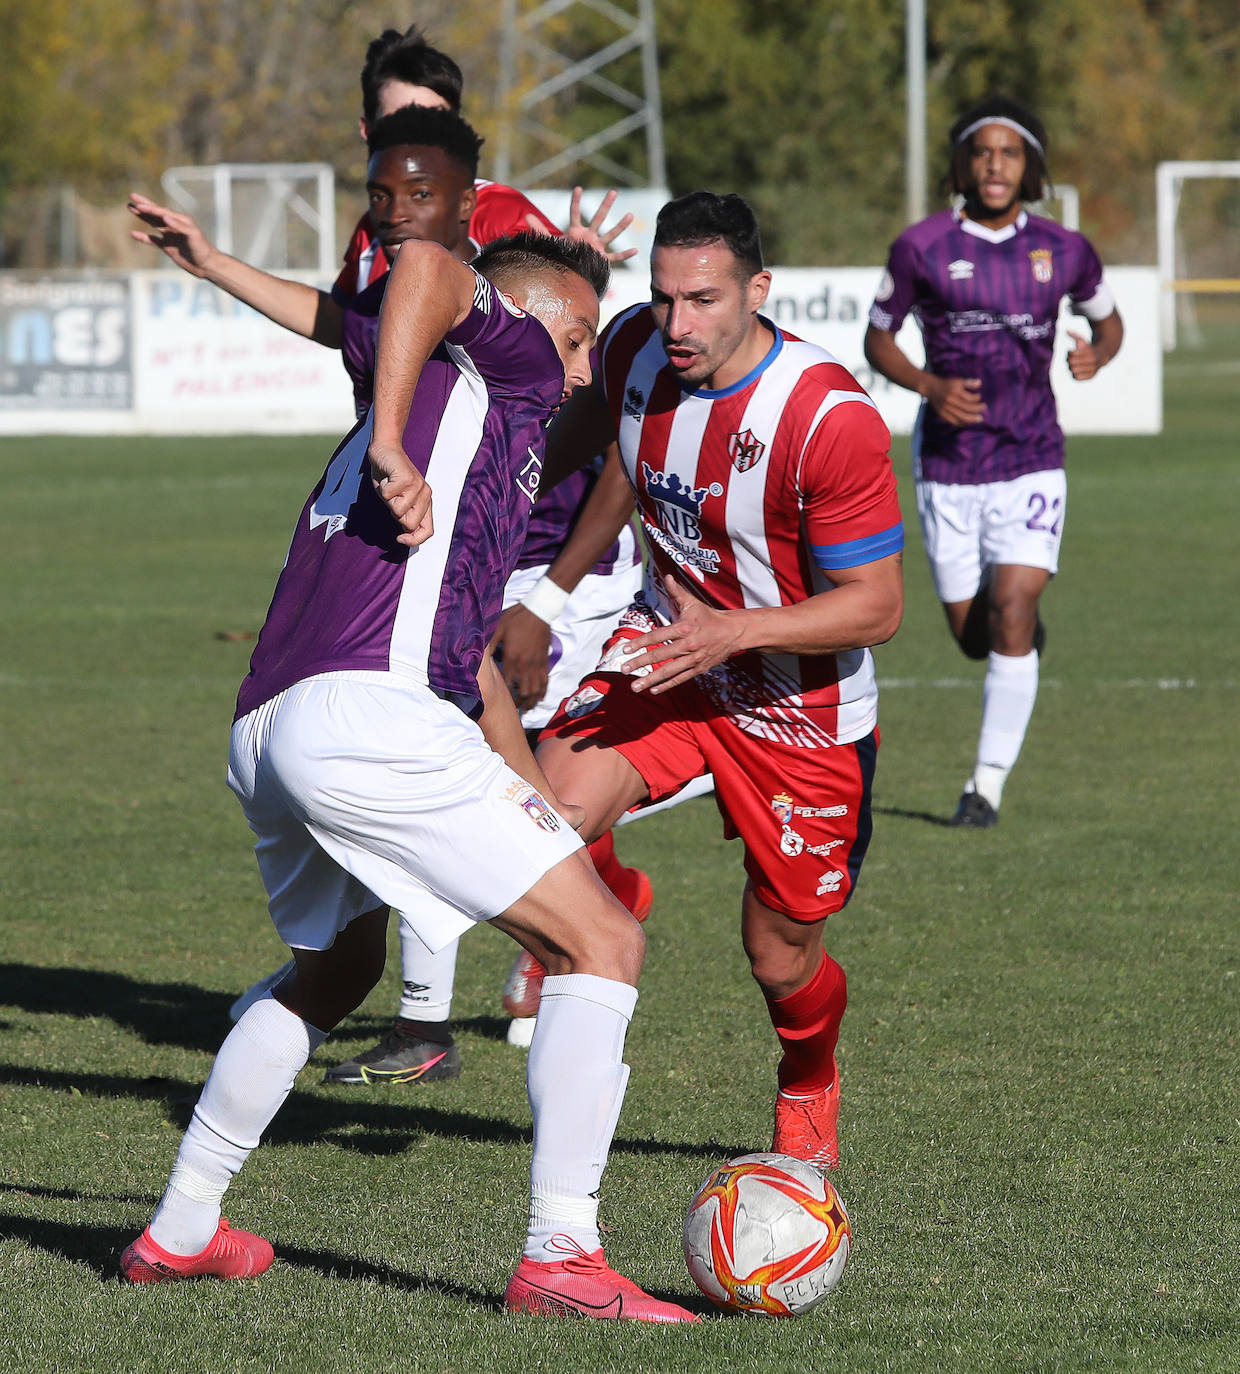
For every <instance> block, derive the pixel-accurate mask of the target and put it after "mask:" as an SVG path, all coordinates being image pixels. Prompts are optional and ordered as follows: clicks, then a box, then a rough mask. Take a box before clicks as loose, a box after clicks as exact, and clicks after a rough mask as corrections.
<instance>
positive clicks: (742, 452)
mask: <svg viewBox="0 0 1240 1374" xmlns="http://www.w3.org/2000/svg"><path fill="white" fill-rule="evenodd" d="M765 452H766V445H765V444H764V443H763V442H762V440H761V439H756V438H755V437H754V432H753V430H752V429H746V430H743V431H742V432H741V433H740V434H730V435H728V453H729V454H730V455H731V458H732V466H733V467H734V468H735V469H736V470H737V472H748V471H749V469H750V468H751V467H753V466H754V464H755V463H757V462H758V461H759V459H760V458H761V457H762V455H763V454H764V453H765Z"/></svg>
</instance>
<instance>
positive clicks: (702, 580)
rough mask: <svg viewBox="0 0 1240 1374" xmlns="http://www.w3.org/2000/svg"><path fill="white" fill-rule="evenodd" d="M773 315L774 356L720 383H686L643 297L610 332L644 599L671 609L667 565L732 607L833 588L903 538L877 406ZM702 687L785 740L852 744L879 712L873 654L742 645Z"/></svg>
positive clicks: (603, 351) (604, 362)
mask: <svg viewBox="0 0 1240 1374" xmlns="http://www.w3.org/2000/svg"><path fill="white" fill-rule="evenodd" d="M763 323H764V324H765V325H766V326H767V327H768V328H769V329H770V330H771V334H772V342H771V348H770V351H769V352H768V353H767V355H766V357H765V358H764V359H763V360H762V362H761V363H759V365H758V366H757V367H756V368H754V370H753V371H752V372H751V373H750V374H749V375H748V376H746V377H743V378H741V380H740V381H738V382H736V383H735V384H734V385H732V386H730V387H727V388H726V389H724V390H721V391H708V390H706V389H703V388H699V389H698V390H696V391H687V390H685V389H684V388H683V387H682V386H681V384H680V380H679V378H678V377H677V376H676V374H675V372H674V370H673V369H672V368H671V367H670V365H669V364H668V361H667V355H666V353H665V352H664V350H663V343H662V339H661V338H660V335H659V331H658V328H657V327H656V325H655V322H654V317H653V315H652V314H651V311H650V307H649V306H648V305H640V306H634V307H633V308H632V309H630V310H628V311H625V312H624V313H622V314H621V315H619V316H618V317H617V318H616V319H615V320H614V321H613V322H612V323H611V324H610V325H609V326H608V328H607V330H606V331H605V333H604V335H603V338H602V340H601V341H600V369H599V379H600V384H601V385H602V388H603V391H604V394H605V396H606V398H607V402H608V405H609V407H610V409H611V413H612V416H613V418H614V420H615V423H616V427H617V430H618V432H619V436H620V452H621V456H622V458H623V461H624V467H625V471H626V472H627V474H628V478H629V481H630V482H631V483H632V484H633V489H634V491H635V492H636V494H637V502H638V507H639V511H640V514H641V521H642V529H643V532H644V534H645V536H646V541H647V544H648V545H649V548H650V553H651V561H650V564H649V566H648V570H647V588H646V596H647V599H648V600H649V601H650V602H651V604H652V606H653V607H654V608H655V609H656V610H657V611H658V612H659V613H660V614H662V615H663V616H664V617H665V618H669V617H670V610H669V606H668V601H667V597H666V595H665V593H664V590H663V587H662V585H661V578H662V575H663V574H666V573H669V572H670V573H674V574H675V575H676V576H677V577H678V578H679V579H680V581H681V583H682V584H683V585H685V586H686V587H687V588H688V589H689V590H690V591H691V592H692V593H694V594H695V595H697V596H700V597H701V598H702V600H703V601H705V602H707V603H708V604H709V605H712V606H716V607H719V608H720V609H723V610H737V609H741V608H745V607H770V606H787V605H792V604H794V603H796V602H798V601H804V600H806V599H807V598H808V597H811V596H814V595H815V594H817V593H818V592H825V591H829V590H830V589H831V587H832V582H831V581H830V578H829V577H828V573H829V572H832V571H834V570H836V569H844V568H852V567H859V566H861V565H863V564H866V563H872V562H875V561H877V560H878V559H880V558H885V557H887V556H889V555H890V554H893V553H898V552H899V551H900V549H902V548H903V546H904V531H903V526H902V524H901V521H900V507H899V503H898V501H897V497H896V482H895V476H894V474H893V472H892V468H891V459H890V456H889V454H888V448H889V445H890V435H889V433H888V431H887V427H886V425H885V424H884V423H883V421H882V419H881V417H880V416H879V414H878V411H877V409H876V408H875V406H874V403H873V401H871V400H870V398H869V396H867V395H866V393H865V392H864V391H863V390H862V388H861V386H860V385H859V384H858V382H857V381H856V380H855V378H854V377H853V376H852V375H851V373H849V372H848V371H847V369H846V368H844V367H843V366H842V365H841V364H840V363H839V362H838V361H837V360H836V359H835V358H833V357H832V356H831V354H829V353H827V352H826V351H825V350H824V349H821V348H819V347H817V346H816V345H814V344H809V343H805V342H804V341H803V340H801V339H798V338H796V337H795V336H794V335H792V334H788V333H786V332H785V331H784V330H781V329H779V328H777V327H776V326H775V325H774V324H771V323H770V322H769V321H766V320H764V321H763ZM697 681H698V683H699V685H700V686H701V687H702V689H703V690H704V691H705V692H706V693H707V694H708V696H709V697H710V698H711V699H712V701H713V702H714V703H715V704H716V706H717V707H718V708H719V709H720V710H723V711H725V712H726V713H727V714H728V715H730V716H731V717H732V718H733V719H734V720H735V721H736V722H737V724H738V725H739V726H740V727H741V728H742V729H744V730H745V731H747V732H748V733H751V734H755V735H758V736H761V737H763V738H766V739H773V740H779V741H781V742H783V743H787V744H793V745H807V746H810V747H824V746H827V745H831V744H847V743H850V742H851V741H853V740H857V739H861V738H863V737H864V736H865V735H867V734H869V733H870V731H871V730H873V729H874V726H875V724H876V722H877V719H878V689H877V686H876V684H875V680H874V662H873V659H872V657H871V655H870V651H869V650H868V649H865V648H860V649H851V650H848V651H846V652H841V653H835V654H817V655H798V654H781V653H747V654H741V655H737V656H736V657H735V658H731V659H728V660H727V661H726V662H725V663H722V664H720V665H719V667H718V668H715V669H713V670H712V671H711V672H710V673H708V674H704V675H703V676H702V677H701V678H699V679H698V680H697Z"/></svg>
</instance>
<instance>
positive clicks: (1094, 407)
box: [604, 267, 1162, 434]
mask: <svg viewBox="0 0 1240 1374" xmlns="http://www.w3.org/2000/svg"><path fill="white" fill-rule="evenodd" d="M881 276H882V268H881V267H777V268H774V269H773V270H772V282H771V294H770V297H769V298H768V300H767V304H766V309H765V311H764V313H765V314H766V315H768V316H769V317H770V318H771V319H773V320H774V321H775V323H776V324H778V325H780V326H781V327H782V328H784V329H786V330H788V331H789V333H792V334H795V335H797V337H798V338H802V339H807V340H809V341H810V342H811V343H816V344H818V345H820V346H821V347H822V348H825V349H826V350H827V351H828V352H829V353H833V354H834V355H835V356H836V357H837V358H838V359H839V360H840V362H842V363H843V364H844V366H845V367H846V368H848V370H849V371H850V372H851V373H852V374H853V375H854V376H855V377H856V378H857V380H858V381H859V382H860V383H861V384H862V386H864V387H865V388H866V390H867V391H868V392H869V393H870V394H871V395H872V396H873V397H874V400H875V401H876V402H877V404H878V408H879V410H880V412H881V413H882V416H883V419H884V420H886V422H887V425H888V427H889V428H890V430H891V432H892V433H893V434H909V433H911V432H912V428H913V421H914V420H915V419H916V417H917V409H918V406H919V405H920V404H921V398H920V397H919V396H917V395H915V394H914V393H913V392H911V391H906V390H904V388H903V387H898V386H893V385H892V384H891V383H890V382H889V381H887V379H886V378H885V377H879V376H877V375H876V374H875V373H874V372H873V371H872V369H871V368H870V366H869V364H868V363H867V362H866V361H865V354H864V352H863V351H862V348H863V340H864V337H865V330H866V324H867V322H868V316H869V312H870V304H871V302H872V301H873V299H874V290H875V288H876V287H877V286H878V281H879V278H880V277H881ZM1106 279H1107V281H1108V282H1109V283H1110V285H1111V289H1112V290H1113V291H1114V292H1115V299H1116V304H1117V307H1118V309H1119V313H1120V316H1121V318H1122V319H1123V321H1124V346H1123V348H1122V350H1121V351H1120V354H1119V356H1118V357H1117V358H1116V359H1115V361H1114V362H1113V363H1112V364H1111V365H1110V366H1108V367H1106V368H1104V369H1103V370H1102V371H1101V372H1100V373H1098V375H1097V376H1096V377H1094V378H1093V379H1092V380H1091V381H1089V382H1076V381H1073V379H1072V374H1071V373H1070V372H1069V371H1068V363H1067V353H1068V348H1069V346H1070V345H1071V343H1072V341H1071V339H1070V338H1069V337H1068V331H1069V330H1074V331H1075V332H1076V333H1078V334H1081V335H1083V336H1084V337H1085V338H1086V339H1088V338H1089V324H1088V322H1087V321H1086V320H1083V319H1076V318H1074V317H1073V316H1072V315H1071V314H1070V312H1069V310H1068V307H1067V304H1066V303H1065V305H1064V307H1063V313H1062V316H1061V318H1060V322H1059V332H1058V336H1057V338H1056V341H1055V360H1054V362H1053V363H1052V365H1051V381H1052V385H1053V386H1054V389H1055V396H1056V399H1057V401H1058V403H1059V419H1060V423H1061V424H1062V426H1063V429H1064V432H1065V433H1066V434H1158V433H1160V432H1161V430H1162V346H1161V343H1160V341H1159V330H1158V271H1157V269H1156V268H1153V267H1112V268H1109V269H1108V270H1107V273H1106ZM649 288H650V283H649V279H648V277H647V274H646V273H645V271H640V272H639V271H636V270H627V271H625V270H618V271H616V272H615V274H614V275H613V286H612V289H611V290H610V291H609V292H608V295H607V300H606V302H605V304H604V315H605V316H606V317H608V318H610V316H611V315H614V314H616V313H618V312H619V311H620V310H621V309H623V308H624V307H625V306H626V305H632V304H634V303H636V302H638V301H643V300H646V299H647V298H648V296H649ZM896 340H897V342H898V343H899V345H900V347H901V348H902V349H904V351H905V352H906V353H907V354H908V356H909V357H910V358H912V360H913V361H914V362H915V363H917V364H918V366H920V365H922V364H923V363H924V362H925V356H926V355H925V352H924V350H923V348H922V344H921V331H920V330H919V329H918V328H917V325H916V323H915V322H914V321H913V320H912V319H911V318H910V319H908V320H906V321H905V323H904V327H903V328H902V329H901V330H900V332H899V333H898V334H897V335H896Z"/></svg>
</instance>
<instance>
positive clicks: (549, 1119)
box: [525, 973, 637, 1260]
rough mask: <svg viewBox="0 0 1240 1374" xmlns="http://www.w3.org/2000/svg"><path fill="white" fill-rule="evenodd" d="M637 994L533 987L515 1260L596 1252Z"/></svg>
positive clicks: (603, 983) (599, 982)
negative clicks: (520, 1243)
mask: <svg viewBox="0 0 1240 1374" xmlns="http://www.w3.org/2000/svg"><path fill="white" fill-rule="evenodd" d="M636 1004H637V989H636V988H634V987H630V986H629V984H628V983H620V982H617V981H615V980H614V979H611V978H598V977H596V976H595V975H593V974H590V973H569V974H561V975H559V976H558V977H553V978H548V979H546V981H545V982H544V983H543V993H542V1001H541V1002H540V1004H539V1008H538V1025H537V1029H536V1030H535V1032H534V1041H533V1044H532V1045H531V1046H530V1060H529V1067H528V1069H527V1073H526V1083H527V1086H528V1089H529V1095H530V1108H531V1110H532V1111H533V1113H534V1158H533V1161H532V1162H531V1165H530V1229H529V1234H528V1236H527V1237H526V1242H525V1256H526V1258H527V1259H533V1260H556V1259H563V1257H564V1248H563V1246H562V1245H560V1246H556V1245H552V1244H551V1242H552V1240H553V1238H554V1237H556V1236H567V1237H569V1238H570V1240H571V1241H573V1242H576V1244H578V1245H580V1246H581V1248H582V1249H583V1250H585V1251H587V1252H592V1251H594V1250H597V1249H598V1248H599V1243H600V1242H599V1235H598V1187H599V1183H600V1181H601V1179H602V1177H603V1169H604V1167H605V1166H606V1164H607V1153H608V1151H609V1150H610V1149H611V1139H612V1136H613V1135H614V1134H615V1131H616V1121H617V1120H618V1118H619V1116H620V1104H621V1103H622V1102H623V1101H624V1088H625V1084H626V1083H627V1082H628V1078H629V1069H628V1065H627V1064H625V1063H623V1062H622V1056H623V1054H624V1037H625V1035H626V1034H627V1032H628V1028H629V1021H630V1020H631V1019H632V1016H633V1008H634V1006H635V1005H636Z"/></svg>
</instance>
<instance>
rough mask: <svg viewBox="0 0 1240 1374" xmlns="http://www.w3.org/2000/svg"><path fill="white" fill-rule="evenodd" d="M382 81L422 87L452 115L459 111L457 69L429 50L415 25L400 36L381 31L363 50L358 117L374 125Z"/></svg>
mask: <svg viewBox="0 0 1240 1374" xmlns="http://www.w3.org/2000/svg"><path fill="white" fill-rule="evenodd" d="M386 81H407V82H408V83H409V85H411V86H425V87H426V88H427V89H428V90H432V91H434V92H435V94H436V95H438V96H441V97H442V98H443V99H444V100H446V101H447V102H448V105H449V107H450V108H451V109H452V110H453V112H454V113H455V112H457V111H459V110H460V108H461V88H462V86H463V85H464V78H463V77H462V76H461V69H460V67H458V66H457V65H456V63H455V62H453V60H452V59H451V58H450V57H449V56H448V54H447V53H445V52H440V51H439V49H438V48H432V47H431V45H430V44H429V43H428V42H427V41H426V39H425V38H424V37H423V35H422V32H421V30H420V29H419V28H418V26H417V25H416V24H410V26H409V27H408V28H407V29H406V30H405V32H404V33H399V32H397V30H396V29H384V31H383V32H382V33H381V34H380V35H379V37H378V38H376V39H374V40H372V42H371V44H370V46H369V47H368V48H367V49H366V62H365V65H364V66H363V67H362V115H363V117H364V118H365V120H366V123H367V124H372V123H374V120H375V116H376V114H377V113H378V110H379V92H380V90H381V89H382V88H383V84H384V82H386Z"/></svg>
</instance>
